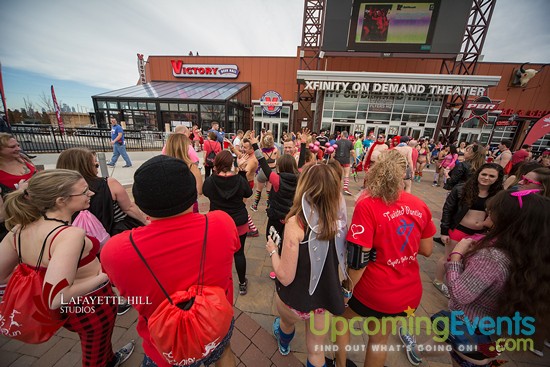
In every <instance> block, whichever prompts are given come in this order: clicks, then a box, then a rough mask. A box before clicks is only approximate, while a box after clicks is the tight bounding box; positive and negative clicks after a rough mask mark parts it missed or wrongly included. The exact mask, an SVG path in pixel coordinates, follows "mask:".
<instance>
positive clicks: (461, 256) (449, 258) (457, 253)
mask: <svg viewBox="0 0 550 367" xmlns="http://www.w3.org/2000/svg"><path fill="white" fill-rule="evenodd" d="M455 254H456V255H460V258H461V259H460V260H462V259H463V258H464V255H463V254H461V253H460V252H457V251H453V252H451V253H450V254H449V257H448V258H447V261H451V256H453V255H455Z"/></svg>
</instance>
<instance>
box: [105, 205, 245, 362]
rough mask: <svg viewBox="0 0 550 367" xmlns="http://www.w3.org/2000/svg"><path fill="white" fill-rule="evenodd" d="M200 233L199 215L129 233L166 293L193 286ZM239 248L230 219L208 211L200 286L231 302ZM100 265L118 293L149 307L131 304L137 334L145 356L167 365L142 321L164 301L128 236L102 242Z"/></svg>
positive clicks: (202, 223) (202, 221) (202, 224)
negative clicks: (221, 292)
mask: <svg viewBox="0 0 550 367" xmlns="http://www.w3.org/2000/svg"><path fill="white" fill-rule="evenodd" d="M204 230H205V218H204V215H203V214H195V213H188V214H185V215H180V216H177V217H172V218H166V219H159V220H153V221H152V222H151V224H149V225H147V226H144V227H139V228H135V229H134V230H133V234H132V237H133V239H134V242H135V243H136V246H137V247H138V248H139V250H140V251H141V253H142V254H143V256H144V257H145V259H146V260H147V263H148V264H149V266H150V267H151V269H152V270H153V272H154V273H155V275H156V276H157V278H158V279H159V281H160V283H161V284H162V286H163V287H164V289H166V291H167V292H168V294H172V293H174V292H176V291H178V290H186V289H188V288H189V287H190V286H191V285H194V284H197V280H198V276H199V269H200V259H201V253H202V244H203V239H204ZM239 247H240V242H239V236H238V235H237V228H236V227H235V222H234V221H233V219H231V217H230V216H229V215H227V214H226V213H224V212H222V211H219V210H215V211H212V212H210V213H208V237H207V245H206V263H205V266H204V284H206V285H216V286H219V287H221V288H223V289H225V292H226V294H227V300H228V301H229V302H231V304H233V279H232V273H231V270H232V265H233V254H234V253H235V252H236V251H237V250H238V249H239ZM101 264H102V266H103V269H104V271H105V272H106V273H107V275H109V279H110V280H111V282H112V283H113V284H114V285H115V286H116V287H117V288H118V290H119V291H120V293H121V295H123V296H125V297H137V296H141V302H140V303H150V304H134V303H135V302H134V303H133V304H132V306H133V307H134V308H135V309H136V310H137V311H138V313H139V318H138V324H137V332H138V334H139V335H140V336H141V337H142V338H143V350H144V352H145V354H147V355H148V356H149V357H150V358H151V359H152V360H153V361H154V362H155V363H156V364H157V365H158V366H159V367H168V366H169V364H168V363H167V362H166V360H165V359H164V358H163V357H162V356H161V355H160V354H159V353H158V351H157V350H156V349H155V347H154V346H153V344H152V343H151V340H150V335H149V329H148V328H147V323H146V321H145V319H144V317H145V318H149V317H150V316H151V314H152V313H153V312H154V311H155V309H156V308H157V307H158V305H160V304H161V303H162V302H163V301H164V300H165V299H166V298H165V296H164V294H163V293H162V291H161V289H160V287H159V286H158V284H157V283H156V282H155V280H154V278H153V276H152V275H151V273H150V272H149V270H148V269H147V267H146V266H145V264H144V263H143V261H142V260H141V259H140V258H139V256H138V254H137V253H136V251H135V250H134V248H133V247H132V245H131V243H130V240H129V232H124V233H121V234H119V235H116V236H114V237H112V238H111V239H110V240H109V241H108V242H107V243H106V244H105V246H104V247H103V249H102V250H101ZM145 297H148V298H147V299H146V298H145ZM135 299H138V298H135ZM145 300H147V301H148V302H146V301H145ZM131 301H132V300H131V299H129V302H130V303H132V302H131ZM212 317H215V315H212Z"/></svg>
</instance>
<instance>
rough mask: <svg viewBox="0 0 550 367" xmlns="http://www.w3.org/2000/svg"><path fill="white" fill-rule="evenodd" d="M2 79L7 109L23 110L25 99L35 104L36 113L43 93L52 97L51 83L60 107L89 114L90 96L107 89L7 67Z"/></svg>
mask: <svg viewBox="0 0 550 367" xmlns="http://www.w3.org/2000/svg"><path fill="white" fill-rule="evenodd" d="M2 77H3V79H4V89H5V91H6V98H7V104H8V108H9V109H15V108H21V107H23V106H24V105H23V98H26V99H27V100H31V101H33V102H34V109H35V110H37V111H40V110H41V109H42V106H43V105H44V104H43V103H42V99H41V96H42V92H44V93H45V94H46V96H48V97H50V98H51V93H50V87H51V85H52V84H53V86H54V89H55V95H56V97H57V102H58V103H59V104H60V105H62V104H63V103H67V104H68V105H70V106H73V107H74V108H75V109H77V110H80V111H81V112H86V111H88V112H92V111H93V104H92V97H91V96H93V95H96V94H99V93H103V92H106V91H107V90H108V89H105V88H98V87H94V86H90V85H86V84H83V83H79V82H76V81H70V80H60V79H55V78H52V77H50V76H45V75H41V74H38V73H33V72H28V71H25V70H19V69H15V68H9V67H2ZM12 102H13V103H12ZM12 105H13V107H12Z"/></svg>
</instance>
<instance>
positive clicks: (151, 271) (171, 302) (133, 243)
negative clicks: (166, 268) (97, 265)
mask: <svg viewBox="0 0 550 367" xmlns="http://www.w3.org/2000/svg"><path fill="white" fill-rule="evenodd" d="M133 232H134V231H133V230H132V231H130V243H131V244H132V246H133V247H134V250H136V252H137V254H138V256H139V258H140V259H141V261H143V263H144V264H145V266H146V267H147V269H148V270H149V272H150V273H151V275H152V276H153V278H155V281H156V282H157V284H158V285H159V287H160V289H161V290H162V293H164V296H165V297H166V298H167V299H168V301H169V302H170V304H171V305H173V304H174V302H173V301H172V298H170V295H169V294H168V292H166V289H164V287H163V286H162V284H160V281H159V280H158V278H157V276H156V275H155V273H153V270H152V269H151V267H150V266H149V264H148V263H147V261H145V258H144V257H143V255H142V254H141V252H140V251H139V249H138V248H137V246H136V243H135V242H134V238H133V237H132V233H133Z"/></svg>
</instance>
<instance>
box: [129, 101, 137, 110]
mask: <svg viewBox="0 0 550 367" xmlns="http://www.w3.org/2000/svg"><path fill="white" fill-rule="evenodd" d="M130 109H131V110H137V109H138V104H137V102H130Z"/></svg>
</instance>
